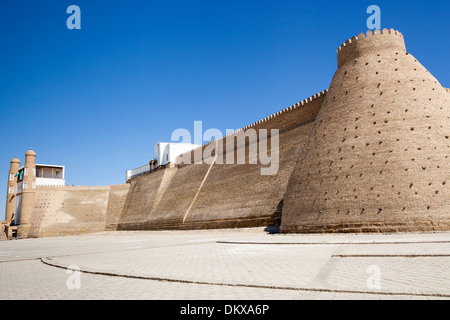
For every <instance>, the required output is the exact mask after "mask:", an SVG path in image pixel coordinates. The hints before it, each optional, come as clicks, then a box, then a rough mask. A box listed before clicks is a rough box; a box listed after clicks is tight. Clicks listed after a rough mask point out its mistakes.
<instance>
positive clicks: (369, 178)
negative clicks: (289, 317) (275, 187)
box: [281, 29, 450, 232]
mask: <svg viewBox="0 0 450 320" xmlns="http://www.w3.org/2000/svg"><path fill="white" fill-rule="evenodd" d="M337 60H338V69H337V71H336V73H335V75H334V77H333V80H332V82H331V85H330V88H329V90H328V94H327V97H326V99H325V101H324V102H323V104H322V107H321V109H320V112H319V114H318V116H317V118H316V120H315V123H314V126H313V127H312V131H311V133H310V135H309V138H308V140H307V141H306V144H305V145H304V147H303V150H301V151H300V153H299V156H298V162H297V165H296V167H295V168H294V171H293V174H292V176H291V178H290V181H289V184H288V187H287V192H286V196H285V201H284V207H283V214H282V225H281V229H282V231H283V232H398V231H433V230H450V159H449V156H450V139H449V137H450V120H449V119H450V118H449V112H450V95H449V94H448V92H447V91H446V89H445V88H443V87H442V85H441V84H440V83H439V82H438V81H437V80H436V78H434V77H433V76H432V75H431V74H430V73H429V72H428V71H427V69H426V68H424V67H423V66H422V65H421V64H420V63H419V62H418V61H417V59H416V58H414V57H413V56H412V55H411V54H409V53H408V52H407V51H406V47H405V42H404V38H403V35H402V34H401V33H400V32H398V31H394V30H392V29H391V30H387V29H384V30H383V31H382V32H381V31H380V30H377V31H375V32H374V34H372V31H368V32H367V34H360V35H359V36H358V37H353V38H352V39H350V40H347V41H346V42H345V43H344V44H343V45H342V46H341V47H340V48H339V49H338V51H337Z"/></svg>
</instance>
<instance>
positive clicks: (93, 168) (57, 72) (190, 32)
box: [0, 0, 450, 216]
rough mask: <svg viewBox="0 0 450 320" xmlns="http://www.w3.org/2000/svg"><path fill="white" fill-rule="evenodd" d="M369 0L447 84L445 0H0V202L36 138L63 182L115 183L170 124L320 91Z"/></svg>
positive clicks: (231, 118)
mask: <svg viewBox="0 0 450 320" xmlns="http://www.w3.org/2000/svg"><path fill="white" fill-rule="evenodd" d="M72 4H75V5H78V6H79V7H80V8H81V27H82V29H81V30H69V29H67V27H66V20H67V18H68V17H69V14H67V13H66V9H67V7H68V6H69V5H72ZM372 4H375V5H378V6H379V7H380V8H381V17H382V22H381V24H382V25H381V27H382V28H388V29H390V28H394V29H396V30H400V31H401V32H402V33H403V34H404V36H405V39H406V45H407V49H408V51H409V52H411V53H412V54H413V55H414V56H415V57H417V58H418V59H419V61H420V62H421V63H422V64H423V65H424V66H425V67H426V68H427V69H428V70H429V71H430V72H431V73H432V74H433V75H434V76H435V77H436V78H437V79H438V80H439V81H440V82H441V83H442V84H443V85H444V86H446V87H450V67H449V62H448V57H450V42H449V41H448V35H447V33H448V31H449V30H450V21H449V19H448V15H449V13H450V3H449V2H446V1H432V2H431V1H309V2H307V3H305V2H302V1H298V0H297V1H265V0H258V1H245V0H240V1H235V0H227V1H211V0H210V1H197V0H194V1H170V2H169V1H151V0H146V1H145V0H142V1H138V0H128V1H100V0H94V1H93V0H90V1H86V0H71V1H65V0H54V1H50V0H45V1H13V0H3V1H1V3H0V33H1V50H0V119H1V126H0V134H1V137H2V139H1V148H0V172H3V174H2V176H3V178H4V182H3V183H0V208H2V209H0V212H2V210H4V209H3V208H4V207H5V200H6V183H7V175H8V169H9V162H10V160H11V159H12V158H13V157H14V156H16V155H17V156H18V157H19V159H21V161H24V154H25V152H26V151H27V150H28V149H29V148H30V147H32V148H33V150H35V151H36V152H37V162H38V163H48V164H58V165H65V166H66V183H68V184H74V185H109V184H119V183H123V182H124V178H125V170H126V169H131V168H135V167H139V166H141V165H144V164H146V163H148V161H149V160H150V159H151V158H152V157H153V155H154V151H153V148H154V145H155V144H156V143H157V142H159V141H162V142H164V141H169V140H170V137H171V134H172V132H173V131H174V130H175V129H177V128H186V129H188V130H193V125H194V121H196V120H201V121H203V128H204V129H208V128H217V129H219V130H221V131H223V132H225V130H226V129H238V128H240V127H243V126H245V125H248V124H250V123H253V122H255V121H257V120H259V119H262V118H264V117H265V116H267V115H270V114H272V113H274V112H277V111H279V110H281V109H282V108H285V107H288V106H290V105H292V104H294V103H296V102H298V101H300V100H303V99H305V98H307V97H309V96H311V95H313V94H315V93H317V92H320V91H322V90H324V89H327V88H328V86H329V84H330V82H331V79H332V76H333V74H334V72H335V71H336V49H337V48H338V47H339V45H340V44H341V43H342V42H344V41H345V40H346V39H347V38H350V37H352V36H354V35H358V34H359V33H360V32H365V31H366V30H367V27H366V20H367V18H368V17H369V15H368V14H367V13H366V9H367V7H368V6H369V5H372ZM0 216H2V214H1V213H0Z"/></svg>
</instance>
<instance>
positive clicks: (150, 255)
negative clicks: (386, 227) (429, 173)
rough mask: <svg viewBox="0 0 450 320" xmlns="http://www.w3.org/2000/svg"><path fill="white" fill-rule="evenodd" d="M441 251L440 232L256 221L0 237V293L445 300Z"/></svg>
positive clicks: (445, 260)
mask: <svg viewBox="0 0 450 320" xmlns="http://www.w3.org/2000/svg"><path fill="white" fill-rule="evenodd" d="M449 249H450V233H428V234H419V233H418V234H395V235H382V234H364V235H354V234H348V235H277V234H275V235H270V234H267V232H265V230H264V229H263V228H251V229H238V230H231V229H230V230H202V231H174V232H172V231H163V232H154V231H153V232H105V233H100V234H95V235H86V236H78V237H65V238H45V239H27V240H19V241H9V242H0V299H169V300H177V299H182V300H197V299H204V300H208V299H211V300H219V299H231V300H233V299H236V300H240V299H246V300H249V299H250V300H252V299H255V300H264V299H268V300H276V299H288V300H291V299H295V300H301V299H308V300H310V299H449V298H450V256H449V253H450V250H449ZM73 266H76V267H78V268H80V269H81V270H82V271H83V272H82V273H80V277H81V284H82V285H81V288H80V289H77V290H70V289H68V287H67V284H66V281H67V279H68V278H69V277H70V275H71V274H69V273H68V271H67V268H68V267H73ZM373 268H375V269H373ZM373 270H378V272H379V276H380V277H379V283H378V284H379V286H378V287H376V288H373V287H370V283H369V282H370V281H371V279H372V276H373V274H372V272H373ZM371 283H372V282H371ZM13 284H14V285H15V286H16V287H17V290H15V291H14V292H11V291H9V290H8V288H9V287H10V286H11V285H13Z"/></svg>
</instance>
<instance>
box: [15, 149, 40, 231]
mask: <svg viewBox="0 0 450 320" xmlns="http://www.w3.org/2000/svg"><path fill="white" fill-rule="evenodd" d="M35 189H36V152H34V151H33V150H32V149H30V150H28V151H27V152H26V153H25V166H24V172H23V184H22V206H21V213H20V225H19V228H18V232H19V237H21V238H27V237H28V234H29V231H30V228H31V219H32V216H33V211H34V198H35Z"/></svg>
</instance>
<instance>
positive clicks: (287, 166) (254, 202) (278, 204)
mask: <svg viewBox="0 0 450 320" xmlns="http://www.w3.org/2000/svg"><path fill="white" fill-rule="evenodd" d="M324 98H325V94H321V95H319V96H317V97H315V98H313V99H310V100H308V101H306V102H304V104H303V105H302V104H299V105H297V106H296V107H295V106H294V107H293V108H292V109H291V110H289V109H287V110H286V111H285V112H280V113H278V114H275V115H274V116H273V117H272V118H270V117H269V119H267V120H266V121H263V122H261V123H259V124H256V125H254V126H252V127H251V128H253V129H255V130H257V131H258V130H260V129H278V130H280V136H279V167H278V172H277V173H276V174H274V175H261V168H262V167H268V166H267V165H261V164H260V162H259V161H258V164H248V163H249V160H250V158H249V151H248V150H249V147H251V145H250V144H249V143H246V144H245V148H246V152H245V154H246V164H233V165H228V164H215V165H213V166H212V168H211V171H210V173H209V176H208V178H207V179H206V181H205V183H204V185H203V188H202V189H201V190H200V192H199V194H198V197H197V199H196V201H195V203H194V204H193V206H192V208H191V210H190V212H189V215H188V216H187V217H186V220H185V225H186V226H189V227H190V228H193V227H202V228H205V227H251V226H261V225H273V224H279V223H280V220H281V209H282V205H283V198H284V194H285V191H286V186H287V183H288V181H289V177H290V175H291V173H292V170H293V168H294V165H295V162H296V160H297V154H298V152H299V151H300V150H301V148H302V147H303V145H304V143H305V141H306V137H307V136H308V134H309V133H310V130H311V127H312V122H313V120H314V119H315V117H316V116H317V113H318V112H319V110H320V107H321V105H322V103H323V100H324ZM242 133H245V131H244V132H241V133H238V134H237V135H239V134H242ZM233 138H234V135H230V136H228V137H226V138H225V139H224V146H226V143H227V140H228V139H233ZM269 147H270V144H269ZM237 150H238V149H237V145H235V148H234V150H232V152H234V155H235V156H236V155H237ZM255 150H259V148H256V147H255ZM227 151H228V150H227ZM225 160H226V153H225V157H224V163H225Z"/></svg>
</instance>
